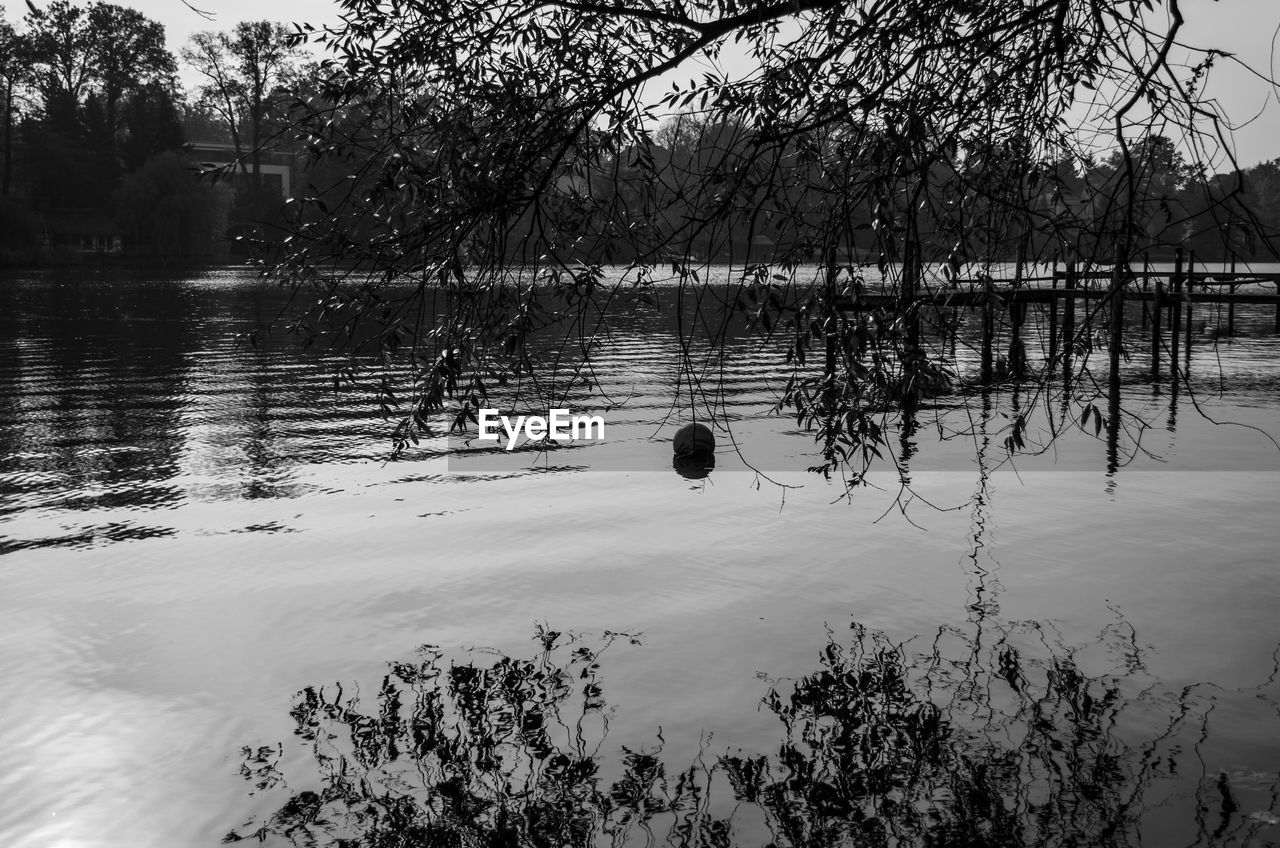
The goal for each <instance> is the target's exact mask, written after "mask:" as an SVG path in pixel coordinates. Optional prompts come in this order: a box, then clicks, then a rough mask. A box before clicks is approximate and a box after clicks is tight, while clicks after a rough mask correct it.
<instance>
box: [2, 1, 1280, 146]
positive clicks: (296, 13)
mask: <svg viewBox="0 0 1280 848" xmlns="http://www.w3.org/2000/svg"><path fill="white" fill-rule="evenodd" d="M33 2H35V3H36V4H37V5H44V4H45V3H47V2H48V0H33ZM116 2H118V3H120V5H131V6H133V7H134V8H137V9H138V10H139V11H141V12H142V13H143V14H145V15H147V16H148V17H150V18H153V19H155V20H157V21H160V22H161V23H163V24H164V25H165V28H166V31H167V33H168V38H169V47H170V48H171V49H172V50H173V51H174V52H175V53H177V51H178V49H179V48H181V47H182V45H183V44H185V43H186V41H187V39H188V38H189V37H190V36H191V34H192V33H193V32H198V31H200V30H205V29H229V28H230V27H232V26H234V25H235V23H236V22H237V21H241V20H255V19H261V18H263V17H269V18H271V19H273V20H278V21H282V22H286V23H287V22H291V21H307V22H310V23H312V24H316V25H320V24H323V23H327V22H330V21H332V20H333V19H334V18H335V17H336V14H337V13H336V9H337V6H336V4H334V3H331V2H324V0H270V2H263V1H262V0H191V3H192V5H194V6H196V7H197V8H200V9H204V10H206V11H207V12H209V13H210V14H211V15H212V16H213V20H206V19H205V18H203V17H201V16H200V15H199V14H197V13H196V12H194V11H192V10H191V9H190V8H188V7H187V6H186V5H184V4H183V2H182V0H134V2H129V0H116ZM5 6H6V14H7V16H8V17H9V18H10V19H11V20H13V21H14V23H17V22H18V19H19V18H20V17H21V15H22V14H23V13H24V12H25V11H26V4H25V2H24V0H7V1H6V2H5ZM1181 8H1182V9H1183V14H1184V16H1185V18H1186V21H1187V24H1186V27H1185V29H1184V30H1183V32H1184V40H1185V41H1187V42H1190V43H1193V44H1197V45H1202V46H1214V47H1218V48H1219V49H1222V50H1226V51H1228V52H1233V53H1236V54H1237V55H1238V56H1239V57H1240V58H1241V59H1242V60H1244V61H1245V62H1247V63H1248V64H1250V65H1252V66H1253V67H1254V68H1256V69H1258V70H1259V71H1261V72H1262V73H1263V74H1264V75H1266V76H1270V77H1275V76H1277V74H1276V73H1275V72H1273V71H1280V43H1278V42H1277V30H1278V29H1280V0H1182V2H1181ZM184 81H185V82H187V83H192V82H194V80H193V78H191V77H190V76H186V75H184ZM1208 93H1209V94H1210V95H1212V96H1214V97H1216V98H1218V100H1219V101H1220V102H1221V104H1222V107H1223V109H1224V110H1225V111H1226V113H1227V114H1228V115H1229V116H1230V117H1231V118H1232V120H1233V122H1234V123H1236V124H1237V125H1238V126H1239V127H1240V128H1239V129H1238V131H1237V132H1236V134H1235V141H1236V148H1237V152H1238V155H1239V161H1240V163H1241V164H1242V165H1252V164H1254V163H1256V162H1259V161H1263V160H1269V159H1275V158H1280V103H1278V101H1277V99H1276V93H1275V92H1274V91H1273V90H1272V87H1271V86H1269V85H1267V84H1266V83H1265V82H1264V81H1262V80H1260V79H1257V78H1256V77H1254V76H1253V75H1251V74H1249V73H1246V72H1245V71H1243V70H1241V69H1239V68H1238V67H1236V66H1234V65H1233V64H1232V63H1230V62H1226V61H1222V62H1220V63H1219V65H1218V67H1217V68H1216V69H1215V70H1214V78H1213V80H1212V81H1211V84H1210V86H1209V88H1208ZM1214 164H1215V165H1217V166H1218V167H1219V168H1223V167H1225V166H1224V164H1223V163H1221V162H1218V163H1214Z"/></svg>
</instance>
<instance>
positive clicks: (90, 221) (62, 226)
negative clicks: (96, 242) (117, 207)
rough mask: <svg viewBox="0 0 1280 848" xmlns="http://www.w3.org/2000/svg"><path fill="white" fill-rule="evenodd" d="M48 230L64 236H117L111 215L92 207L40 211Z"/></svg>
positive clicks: (117, 229)
mask: <svg viewBox="0 0 1280 848" xmlns="http://www.w3.org/2000/svg"><path fill="white" fill-rule="evenodd" d="M41 214H42V215H43V216H44V223H45V226H47V227H48V228H49V230H50V231H52V232H54V233H56V234H58V235H64V236H118V235H120V228H119V227H117V226H116V222H115V221H113V220H112V219H111V216H110V215H108V214H106V213H105V212H98V211H96V210H94V209H48V210H45V211H44V212H43V213H41Z"/></svg>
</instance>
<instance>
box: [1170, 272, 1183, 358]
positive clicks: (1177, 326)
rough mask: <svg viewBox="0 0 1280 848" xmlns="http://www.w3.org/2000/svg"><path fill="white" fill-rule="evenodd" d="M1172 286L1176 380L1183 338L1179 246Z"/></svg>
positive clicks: (1172, 324) (1172, 322) (1172, 338)
mask: <svg viewBox="0 0 1280 848" xmlns="http://www.w3.org/2000/svg"><path fill="white" fill-rule="evenodd" d="M1169 284H1170V286H1171V287H1172V289H1173V291H1172V295H1173V302H1172V303H1170V304H1169V311H1170V312H1171V313H1172V314H1171V315H1170V316H1169V331H1170V336H1171V337H1170V339H1169V347H1170V353H1171V356H1170V357H1169V359H1170V362H1171V365H1170V373H1171V374H1172V375H1173V378H1174V379H1175V380H1176V379H1177V376H1178V344H1179V342H1180V340H1181V339H1182V248H1178V249H1177V250H1176V251H1174V253H1173V279H1171V280H1170V281H1169Z"/></svg>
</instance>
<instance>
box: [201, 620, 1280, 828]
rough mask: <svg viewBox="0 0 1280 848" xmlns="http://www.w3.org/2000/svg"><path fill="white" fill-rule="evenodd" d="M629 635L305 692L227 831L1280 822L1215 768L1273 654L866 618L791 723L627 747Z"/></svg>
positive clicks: (400, 665) (824, 664) (799, 700)
mask: <svg viewBox="0 0 1280 848" xmlns="http://www.w3.org/2000/svg"><path fill="white" fill-rule="evenodd" d="M623 638H629V637H623V636H621V635H619V634H606V635H605V636H604V637H602V638H600V639H594V640H588V639H584V638H582V637H577V636H572V635H566V634H561V633H556V632H551V631H546V630H540V631H539V632H538V646H539V647H538V649H537V651H536V653H535V655H534V656H533V657H531V658H529V659H518V658H513V657H508V656H497V657H494V656H493V655H480V654H471V655H468V656H466V657H464V658H461V659H459V660H454V661H447V660H446V659H445V657H444V655H443V654H442V653H441V652H440V651H439V650H437V649H435V648H431V647H427V648H423V649H421V650H420V653H419V655H418V656H417V657H416V658H415V659H414V660H413V661H410V662H394V663H391V665H390V667H389V670H388V671H387V673H386V675H385V677H384V678H383V680H382V683H381V687H380V689H379V691H378V693H377V695H376V697H373V698H370V699H368V700H367V701H362V699H361V697H360V695H359V694H358V693H356V692H353V691H351V690H350V689H348V688H344V687H342V686H332V687H325V688H323V689H321V688H307V689H305V690H303V691H302V692H300V693H299V694H298V696H297V699H296V703H295V705H294V708H293V713H292V714H293V718H294V719H295V721H296V736H297V738H296V740H294V743H292V744H300V745H302V746H303V747H304V750H305V756H303V757H302V758H301V759H299V758H298V757H295V756H292V755H290V754H289V753H288V752H287V751H286V746H285V745H283V744H282V745H279V746H272V747H266V748H257V749H253V748H246V749H244V761H243V773H244V775H245V777H246V778H248V779H249V780H250V781H252V783H253V785H254V788H255V791H258V792H268V793H277V794H278V796H279V797H277V796H276V795H270V796H269V797H270V798H271V799H272V800H271V803H272V806H273V808H274V809H275V812H274V813H272V814H270V815H268V816H264V817H263V818H262V819H261V820H258V821H254V822H250V823H248V824H246V825H244V826H241V827H239V828H237V829H236V830H235V831H233V832H231V833H229V834H228V835H227V836H226V841H238V840H241V839H251V840H262V841H265V842H267V843H269V844H284V845H289V844H292V845H332V846H348V848H355V846H361V848H367V847H369V846H392V845H394V846H428V845H430V846H436V845H453V846H473V845H474V846H499V845H501V846H566V845H569V846H579V845H583V846H585V845H628V844H645V845H651V844H662V843H666V844H669V845H675V846H692V845H707V846H729V845H771V846H836V845H876V846H881V845H882V846H890V845H892V846H906V845H919V846H933V845H995V846H1014V845H1017V846H1024V845H1037V846H1039V845H1045V846H1049V845H1053V846H1057V845H1062V846H1067V845H1138V844H1143V843H1144V842H1146V843H1150V844H1157V843H1158V844H1166V843H1167V841H1168V839H1169V838H1173V837H1175V836H1176V837H1177V844H1181V845H1195V844H1205V845H1210V844H1211V845H1225V844H1241V845H1243V844H1247V843H1250V841H1251V840H1254V839H1255V838H1256V837H1258V836H1259V835H1260V834H1262V832H1263V831H1264V829H1266V828H1268V827H1270V826H1271V825H1272V824H1274V823H1275V822H1276V821H1277V820H1276V818H1275V817H1274V816H1273V814H1272V810H1273V808H1274V807H1275V806H1276V804H1277V793H1278V792H1280V780H1278V779H1277V775H1276V774H1275V773H1274V771H1271V772H1266V771H1263V772H1257V771H1255V772H1247V771H1242V772H1238V773H1228V772H1227V771H1219V770H1217V769H1216V768H1215V766H1214V765H1213V763H1214V761H1215V755H1214V754H1213V753H1212V748H1213V745H1214V742H1213V740H1214V735H1215V733H1216V732H1217V731H1219V730H1220V729H1221V728H1220V727H1219V726H1218V723H1215V722H1214V721H1211V717H1212V714H1213V712H1214V710H1215V707H1216V706H1217V705H1219V704H1220V703H1223V702H1226V701H1230V700H1231V699H1233V698H1241V699H1244V700H1247V701H1249V702H1251V703H1255V704H1257V703H1262V704H1264V705H1265V707H1266V709H1267V710H1268V711H1269V712H1270V713H1271V714H1272V718H1273V719H1274V717H1275V716H1274V714H1275V707H1276V701H1275V700H1274V697H1273V693H1272V692H1271V691H1270V690H1269V688H1268V687H1269V686H1270V685H1271V684H1272V683H1274V681H1275V676H1274V675H1273V676H1272V677H1271V678H1270V679H1269V680H1268V681H1267V685H1264V686H1262V687H1259V688H1258V689H1256V690H1250V691H1249V692H1244V693H1239V692H1235V693H1233V692H1228V691H1225V690H1222V689H1218V688H1216V687H1213V686H1210V685H1189V686H1180V687H1167V686H1164V685H1162V684H1161V683H1160V682H1159V681H1157V680H1154V679H1153V678H1152V677H1151V676H1150V675H1149V674H1148V673H1147V672H1146V671H1145V668H1144V658H1143V651H1142V650H1141V649H1140V648H1139V647H1138V643H1137V641H1136V639H1135V634H1134V633H1133V631H1132V630H1131V628H1130V627H1129V626H1128V624H1127V623H1126V622H1125V621H1124V620H1123V619H1122V618H1120V617H1117V619H1116V620H1115V621H1114V623H1113V624H1111V625H1110V626H1108V627H1107V628H1106V629H1105V630H1104V631H1103V632H1102V633H1100V634H1098V636H1097V639H1096V640H1093V641H1091V642H1089V643H1088V644H1083V645H1068V644H1066V642H1065V640H1064V639H1063V638H1062V637H1061V635H1060V634H1058V633H1057V632H1056V631H1055V630H1054V629H1053V628H1052V627H1050V626H1049V625H1047V624H1045V623H1040V622H1004V623H999V624H996V623H993V622H992V620H991V619H990V618H988V619H986V620H984V621H980V622H979V623H977V624H975V623H974V622H972V621H971V622H970V623H969V624H967V625H965V626H962V627H950V626H948V627H942V628H939V629H938V630H937V632H936V633H934V634H932V636H931V637H930V638H928V639H919V638H918V639H914V640H910V641H908V642H906V643H899V642H894V641H892V640H891V639H889V638H888V637H887V636H885V635H883V634H880V633H876V632H873V631H871V630H869V629H867V628H865V627H863V626H861V625H859V624H856V623H855V624H853V625H851V627H850V628H849V630H848V632H847V633H842V634H836V633H829V638H828V640H827V643H826V645H825V646H823V648H822V650H821V652H820V654H819V660H818V667H817V669H816V670H814V671H813V672H812V673H810V674H808V675H806V676H804V677H802V678H800V679H798V680H797V681H795V682H793V683H788V684H775V686H774V688H773V689H772V690H770V691H769V692H768V694H767V695H766V696H765V697H764V700H763V703H764V706H765V707H766V708H767V709H768V710H769V711H770V712H771V713H772V714H773V715H774V716H775V717H776V718H777V720H778V736H777V738H776V739H775V740H774V741H773V742H772V743H771V744H769V745H768V746H764V747H767V750H757V751H756V752H748V751H744V750H740V749H732V750H724V751H720V752H715V751H712V750H711V749H710V745H709V744H704V745H703V747H702V749H701V750H696V751H675V750H665V751H664V750H663V749H662V745H661V736H660V735H659V736H658V738H657V739H656V740H655V745H654V746H653V747H652V748H650V749H646V750H632V749H630V748H627V747H620V748H619V749H616V750H615V749H611V748H610V747H609V746H608V745H607V744H606V738H607V736H608V733H609V717H610V715H611V714H612V713H611V710H610V708H609V707H608V706H607V705H606V702H605V699H604V690H603V679H602V673H601V667H602V662H603V660H604V657H605V654H607V652H608V650H609V648H610V646H612V645H613V644H614V643H615V642H616V641H617V640H619V639H623ZM632 641H635V640H632ZM1272 753H1274V752H1272ZM1263 754H1264V755H1265V751H1264V752H1263ZM284 762H290V763H299V762H305V763H306V764H307V765H306V766H305V767H304V768H301V769H300V770H292V771H293V772H294V773H289V774H285V773H284V770H285V769H284V767H283V766H282V765H281V764H282V763H284ZM672 764H677V765H676V766H675V767H674V768H673V767H672ZM312 769H314V771H312ZM286 778H287V780H286Z"/></svg>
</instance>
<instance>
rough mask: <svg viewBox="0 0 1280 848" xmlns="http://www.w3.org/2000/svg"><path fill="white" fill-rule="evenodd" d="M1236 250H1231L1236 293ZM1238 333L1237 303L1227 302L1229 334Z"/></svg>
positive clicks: (1233, 291) (1233, 287) (1233, 283)
mask: <svg viewBox="0 0 1280 848" xmlns="http://www.w3.org/2000/svg"><path fill="white" fill-rule="evenodd" d="M1235 279H1236V252H1235V251H1234V250H1232V251H1231V289H1230V291H1231V293H1232V294H1235V293H1236V283H1235ZM1235 334H1236V304H1235V301H1232V302H1231V303H1228V304H1227V335H1228V336H1234V335H1235Z"/></svg>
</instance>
